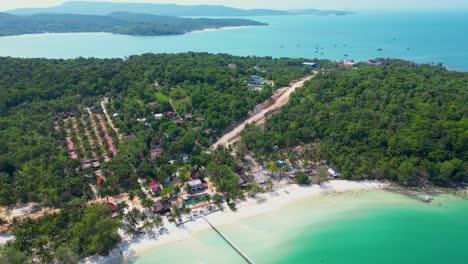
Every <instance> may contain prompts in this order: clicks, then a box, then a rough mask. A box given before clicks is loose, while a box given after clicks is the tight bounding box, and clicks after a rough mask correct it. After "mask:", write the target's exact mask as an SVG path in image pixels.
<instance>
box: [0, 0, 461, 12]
mask: <svg viewBox="0 0 468 264" xmlns="http://www.w3.org/2000/svg"><path fill="white" fill-rule="evenodd" d="M65 1H67V0H0V11H6V10H11V9H15V8H22V7H45V6H54V5H59V4H61V3H63V2H65ZM86 1H106V0H86ZM107 1H109V0H107ZM112 2H135V3H142V2H148V3H176V4H181V5H191V4H209V5H225V6H232V7H240V8H271V9H296V8H317V9H340V10H359V9H385V8H391V9H414V8H424V9H428V8H430V9H437V8H450V9H461V8H463V9H467V8H468V0H286V1H285V0H112Z"/></svg>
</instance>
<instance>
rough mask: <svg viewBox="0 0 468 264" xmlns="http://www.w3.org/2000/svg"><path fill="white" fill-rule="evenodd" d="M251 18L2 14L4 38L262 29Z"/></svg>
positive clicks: (156, 34)
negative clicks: (227, 28)
mask: <svg viewBox="0 0 468 264" xmlns="http://www.w3.org/2000/svg"><path fill="white" fill-rule="evenodd" d="M262 25H266V24H265V23H260V22H256V21H253V20H247V19H227V18H226V19H209V18H183V17H175V16H159V15H151V14H136V13H128V12H114V13H111V14H109V15H105V16H101V15H79V14H34V15H25V16H19V15H12V14H8V13H0V36H12V35H23V34H40V33H79V32H80V33H81V32H108V33H113V34H120V35H133V36H159V35H180V34H185V33H187V32H191V31H195V30H203V29H213V28H223V27H238V26H262Z"/></svg>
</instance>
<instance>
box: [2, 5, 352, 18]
mask: <svg viewBox="0 0 468 264" xmlns="http://www.w3.org/2000/svg"><path fill="white" fill-rule="evenodd" d="M124 11H125V12H131V13H141V14H153V15H162V16H184V17H189V16H216V17H224V16H230V17H240V16H285V15H305V14H313V15H350V14H353V13H352V12H348V11H338V10H317V9H305V10H287V11H285V10H272V9H239V8H232V7H226V6H220V5H216V6H214V5H191V6H190V5H187V6H186V5H175V4H148V3H111V2H80V1H74V2H66V3H63V4H62V5H59V6H55V7H48V8H21V9H15V10H11V11H8V13H10V14H14V15H31V14H38V13H55V14H80V15H100V16H103V15H109V14H111V13H113V12H124Z"/></svg>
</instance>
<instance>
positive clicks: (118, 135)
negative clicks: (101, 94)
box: [101, 98, 122, 141]
mask: <svg viewBox="0 0 468 264" xmlns="http://www.w3.org/2000/svg"><path fill="white" fill-rule="evenodd" d="M108 103H109V99H108V98H104V99H102V101H101V107H102V111H103V112H104V115H105V116H106V119H107V122H108V123H109V126H110V127H111V128H112V129H113V130H114V131H115V133H116V134H117V138H118V139H119V141H122V135H120V133H119V129H118V128H116V127H115V126H114V122H112V119H111V118H110V116H109V113H108V112H107V109H106V105H107V104H108Z"/></svg>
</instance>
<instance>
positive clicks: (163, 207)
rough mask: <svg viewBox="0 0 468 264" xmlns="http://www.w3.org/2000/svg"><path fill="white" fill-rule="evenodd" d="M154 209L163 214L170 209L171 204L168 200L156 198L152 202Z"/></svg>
mask: <svg viewBox="0 0 468 264" xmlns="http://www.w3.org/2000/svg"><path fill="white" fill-rule="evenodd" d="M154 211H155V212H156V213H158V214H165V213H167V212H169V211H171V204H170V203H169V202H163V201H161V200H157V201H156V202H154Z"/></svg>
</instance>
